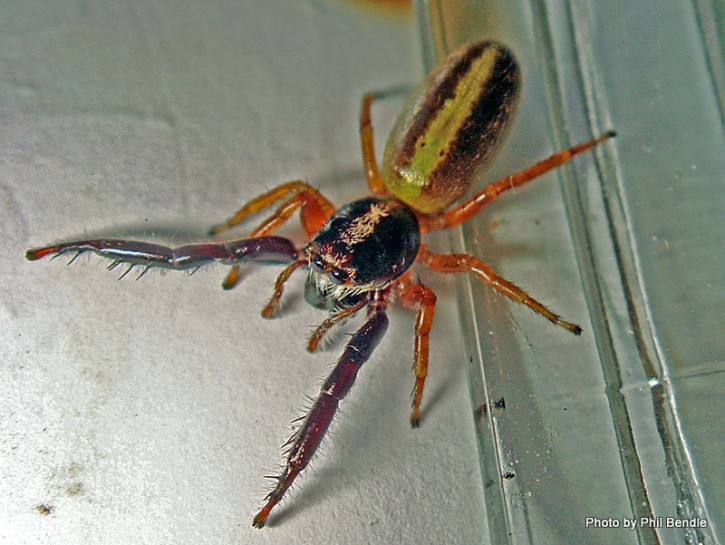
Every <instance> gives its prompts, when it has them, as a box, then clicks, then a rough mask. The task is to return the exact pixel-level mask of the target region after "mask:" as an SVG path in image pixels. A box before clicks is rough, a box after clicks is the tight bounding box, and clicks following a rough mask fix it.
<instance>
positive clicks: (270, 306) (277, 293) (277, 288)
mask: <svg viewBox="0 0 725 545" xmlns="http://www.w3.org/2000/svg"><path fill="white" fill-rule="evenodd" d="M305 265H307V258H302V259H298V260H297V261H293V262H292V263H290V264H289V265H287V266H286V267H285V268H284V270H283V271H282V272H281V273H279V276H278V277H277V280H276V281H275V283H274V292H273V293H272V297H271V298H270V300H269V302H268V303H267V305H266V306H265V307H264V308H263V309H262V317H263V318H273V317H274V316H275V315H276V314H277V311H278V310H279V301H280V299H281V298H282V291H283V290H284V283H285V282H287V280H288V279H289V277H290V276H292V273H293V272H295V271H296V270H297V269H299V268H300V267H304V266H305Z"/></svg>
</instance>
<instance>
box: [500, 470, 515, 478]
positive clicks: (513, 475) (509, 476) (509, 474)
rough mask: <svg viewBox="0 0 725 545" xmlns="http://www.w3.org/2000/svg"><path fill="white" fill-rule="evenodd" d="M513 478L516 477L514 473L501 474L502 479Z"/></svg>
mask: <svg viewBox="0 0 725 545" xmlns="http://www.w3.org/2000/svg"><path fill="white" fill-rule="evenodd" d="M514 477H516V473H514V472H513V471H507V472H506V473H504V474H503V478H504V479H513V478H514Z"/></svg>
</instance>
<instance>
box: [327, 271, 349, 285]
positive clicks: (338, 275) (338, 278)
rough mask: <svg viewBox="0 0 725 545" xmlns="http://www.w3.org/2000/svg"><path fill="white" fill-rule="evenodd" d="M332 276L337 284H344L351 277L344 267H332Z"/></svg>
mask: <svg viewBox="0 0 725 545" xmlns="http://www.w3.org/2000/svg"><path fill="white" fill-rule="evenodd" d="M330 276H331V277H332V280H333V281H334V282H336V283H337V284H344V283H345V281H346V280H347V279H348V278H350V275H349V274H347V273H346V272H345V271H343V270H342V269H332V270H331V271H330Z"/></svg>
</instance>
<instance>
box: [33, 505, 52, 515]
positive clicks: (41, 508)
mask: <svg viewBox="0 0 725 545" xmlns="http://www.w3.org/2000/svg"><path fill="white" fill-rule="evenodd" d="M53 509H54V507H53V506H52V505H46V504H44V503H39V504H38V505H36V506H35V510H36V511H37V512H38V514H39V515H43V516H48V515H50V514H51V513H52V512H53Z"/></svg>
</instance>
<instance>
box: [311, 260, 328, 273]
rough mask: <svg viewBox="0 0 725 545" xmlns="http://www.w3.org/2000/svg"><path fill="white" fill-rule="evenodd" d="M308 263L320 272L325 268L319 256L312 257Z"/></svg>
mask: <svg viewBox="0 0 725 545" xmlns="http://www.w3.org/2000/svg"><path fill="white" fill-rule="evenodd" d="M310 264H311V265H312V268H313V269H314V270H315V271H317V272H322V271H323V270H324V268H325V264H324V262H323V261H322V259H320V258H319V257H315V258H314V259H312V261H311V262H310Z"/></svg>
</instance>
